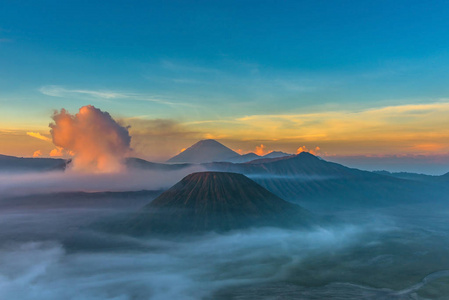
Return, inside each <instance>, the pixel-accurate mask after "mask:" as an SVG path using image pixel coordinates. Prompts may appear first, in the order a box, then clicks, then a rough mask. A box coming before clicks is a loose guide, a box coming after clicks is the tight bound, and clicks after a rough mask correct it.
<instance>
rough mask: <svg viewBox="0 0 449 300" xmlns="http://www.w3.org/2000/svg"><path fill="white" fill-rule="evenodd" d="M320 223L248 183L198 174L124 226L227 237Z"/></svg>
mask: <svg viewBox="0 0 449 300" xmlns="http://www.w3.org/2000/svg"><path fill="white" fill-rule="evenodd" d="M317 220H318V218H317V217H316V216H314V215H313V214H312V213H310V212H309V211H307V210H305V209H303V208H301V207H300V206H298V205H295V204H292V203H289V202H287V201H284V200H282V199H281V198H279V197H278V196H276V195H274V194H273V193H271V192H269V191H268V190H266V189H265V188H263V187H261V186H260V185H258V184H257V183H255V182H254V181H252V180H251V179H249V178H248V177H246V176H244V175H242V174H237V173H227V172H200V173H193V174H190V175H188V176H186V177H185V178H183V179H182V180H181V181H180V182H178V183H177V184H175V185H174V186H173V187H171V188H170V189H169V190H167V191H166V192H164V193H162V194H161V195H160V196H159V197H157V198H156V199H155V200H153V201H152V202H151V203H149V204H148V205H146V206H145V207H143V208H142V209H141V210H140V211H139V212H138V213H137V214H136V215H134V216H133V217H132V218H130V219H128V220H126V221H125V222H123V223H122V224H121V225H120V229H121V231H124V232H127V233H130V234H132V235H147V234H151V233H163V234H165V233H167V234H169V233H172V234H179V233H186V232H205V231H216V232H224V231H228V230H233V229H241V228H248V227H261V226H273V227H287V228H295V227H312V226H314V225H317V224H318V221H317Z"/></svg>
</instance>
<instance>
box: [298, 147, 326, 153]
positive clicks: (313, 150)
mask: <svg viewBox="0 0 449 300" xmlns="http://www.w3.org/2000/svg"><path fill="white" fill-rule="evenodd" d="M301 152H309V153H310V154H313V155H320V152H321V149H320V147H318V146H317V147H315V148H314V149H310V150H309V149H307V147H306V146H301V147H299V148H298V149H297V150H296V154H299V153H301Z"/></svg>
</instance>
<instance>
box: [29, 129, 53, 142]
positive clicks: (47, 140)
mask: <svg viewBox="0 0 449 300" xmlns="http://www.w3.org/2000/svg"><path fill="white" fill-rule="evenodd" d="M27 135H29V136H31V137H34V138H37V139H40V140H42V141H46V142H51V138H49V137H46V136H44V135H42V134H40V133H39V132H31V131H28V132H27Z"/></svg>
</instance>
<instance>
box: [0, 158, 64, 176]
mask: <svg viewBox="0 0 449 300" xmlns="http://www.w3.org/2000/svg"><path fill="white" fill-rule="evenodd" d="M67 163H68V162H67V161H66V160H64V159H61V158H40V157H38V158H31V157H15V156H8V155H2V154H0V171H3V172H8V171H14V172H30V171H35V172H42V171H64V170H65V168H66V165H67Z"/></svg>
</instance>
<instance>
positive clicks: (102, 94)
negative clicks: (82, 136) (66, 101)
mask: <svg viewBox="0 0 449 300" xmlns="http://www.w3.org/2000/svg"><path fill="white" fill-rule="evenodd" d="M39 91H40V92H41V93H42V94H44V95H47V96H52V97H70V96H73V95H74V94H83V95H87V96H91V97H96V98H103V99H115V98H127V97H128V95H126V94H122V93H118V92H113V91H93V90H83V89H66V88H63V87H61V86H57V85H47V86H43V87H41V88H40V89H39Z"/></svg>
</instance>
